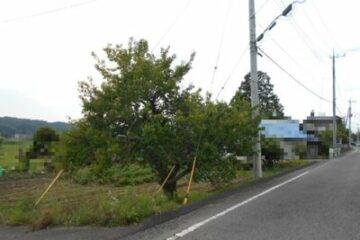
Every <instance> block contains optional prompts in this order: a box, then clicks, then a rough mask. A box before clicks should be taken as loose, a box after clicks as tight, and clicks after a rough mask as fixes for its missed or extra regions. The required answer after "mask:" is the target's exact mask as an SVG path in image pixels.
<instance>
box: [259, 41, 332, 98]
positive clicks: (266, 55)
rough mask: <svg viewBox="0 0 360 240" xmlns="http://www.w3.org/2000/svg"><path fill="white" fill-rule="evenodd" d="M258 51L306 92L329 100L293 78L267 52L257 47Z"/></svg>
mask: <svg viewBox="0 0 360 240" xmlns="http://www.w3.org/2000/svg"><path fill="white" fill-rule="evenodd" d="M259 51H260V52H261V54H263V55H264V56H265V57H266V58H268V59H269V60H270V61H271V62H272V63H274V64H275V65H276V66H277V67H278V68H279V69H280V70H282V71H283V72H284V73H286V74H287V75H288V76H289V77H290V78H291V79H292V80H294V81H295V82H296V83H297V84H299V85H300V86H301V87H303V88H304V89H306V90H307V91H308V92H310V93H311V94H313V95H314V96H316V97H318V98H320V99H321V100H323V101H326V102H330V101H329V100H328V99H326V98H324V97H322V96H320V95H319V94H317V93H316V92H314V91H313V90H311V89H310V88H308V87H307V86H306V85H304V84H303V83H302V82H301V81H299V80H298V79H297V78H295V77H294V76H293V75H292V74H291V73H289V72H288V71H286V69H285V68H284V67H282V66H281V65H280V64H279V63H278V62H277V61H275V60H274V59H273V58H272V57H270V56H269V55H268V54H267V53H265V52H264V51H263V50H262V49H260V48H259Z"/></svg>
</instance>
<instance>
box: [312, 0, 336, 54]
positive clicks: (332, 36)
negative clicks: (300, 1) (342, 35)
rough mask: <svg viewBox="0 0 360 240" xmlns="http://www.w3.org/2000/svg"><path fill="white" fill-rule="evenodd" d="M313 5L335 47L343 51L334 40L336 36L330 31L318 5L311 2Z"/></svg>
mask: <svg viewBox="0 0 360 240" xmlns="http://www.w3.org/2000/svg"><path fill="white" fill-rule="evenodd" d="M311 3H312V5H313V7H314V9H315V12H316V13H317V15H318V17H319V19H320V22H321V23H322V25H323V26H324V28H325V29H326V30H327V32H328V33H329V36H330V37H331V38H332V40H333V42H334V43H335V45H337V47H338V48H340V49H343V48H342V47H341V46H340V45H339V43H338V42H337V41H336V39H335V38H334V35H333V34H332V31H331V30H330V28H329V27H328V25H327V24H326V23H325V21H324V18H323V17H322V16H321V13H320V11H319V9H318V7H317V6H316V4H315V1H311Z"/></svg>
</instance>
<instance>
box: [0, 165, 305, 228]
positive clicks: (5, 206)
mask: <svg viewBox="0 0 360 240" xmlns="http://www.w3.org/2000/svg"><path fill="white" fill-rule="evenodd" d="M307 164H309V162H308V161H301V160H298V161H280V162H278V163H277V164H276V165H274V166H273V167H269V168H266V169H265V171H264V177H271V176H274V175H276V174H280V173H283V172H285V171H289V170H292V169H295V168H298V167H301V166H306V165H307ZM245 168H246V166H245ZM50 181H51V178H49V177H42V178H39V177H37V178H31V179H20V180H15V181H14V180H12V181H11V182H9V181H0V224H7V225H30V226H31V227H32V228H33V229H34V230H35V229H42V228H46V227H49V226H56V225H65V226H81V225H101V226H118V225H128V224H132V223H138V222H140V221H141V220H143V219H144V218H146V217H149V216H151V215H153V214H159V213H162V212H165V211H169V210H174V209H177V208H179V207H181V206H183V205H182V200H183V198H184V196H185V194H186V187H187V178H184V179H183V180H181V181H180V182H179V185H178V196H177V198H172V199H169V198H168V197H167V196H166V195H165V194H163V193H161V192H160V193H159V194H155V192H156V191H157V189H158V188H159V185H158V184H157V183H156V182H149V183H143V184H137V185H133V186H131V185H127V186H120V187H119V186H115V185H113V184H83V185H81V184H77V183H75V182H74V181H72V180H70V179H69V178H63V179H62V180H61V181H59V182H58V183H57V184H56V185H55V186H54V188H53V189H52V190H51V191H50V192H49V194H48V195H47V196H46V198H45V199H44V201H43V202H42V203H41V204H40V205H39V206H38V207H37V208H34V202H35V201H36V198H38V197H39V196H40V194H41V192H42V191H43V190H44V189H45V188H46V186H47V184H48V183H49V182H50ZM134 181H135V182H140V181H141V179H140V180H134ZM251 181H253V174H252V171H251V170H249V169H243V168H242V166H240V167H239V170H237V171H236V178H235V179H234V180H233V181H231V182H230V183H228V184H226V185H222V186H221V187H219V186H214V185H212V184H211V183H206V182H197V183H195V184H194V186H193V191H192V193H191V197H190V199H189V200H190V203H191V202H194V201H199V200H202V199H205V198H207V197H209V196H211V195H213V194H218V193H220V192H222V191H225V190H227V189H230V188H234V187H238V186H241V185H242V184H247V183H250V182H251ZM10 189H11V190H10Z"/></svg>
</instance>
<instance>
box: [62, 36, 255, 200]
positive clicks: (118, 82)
mask: <svg viewBox="0 0 360 240" xmlns="http://www.w3.org/2000/svg"><path fill="white" fill-rule="evenodd" d="M104 51H105V55H106V59H105V60H102V59H100V58H98V57H97V56H96V55H95V54H94V57H95V58H96V60H97V63H96V69H97V70H98V71H99V72H100V74H101V75H102V78H103V80H104V81H103V83H102V84H101V86H95V84H93V82H92V79H89V80H88V81H83V82H81V83H80V98H81V100H82V103H83V114H84V117H83V118H82V119H81V120H79V121H78V122H76V123H74V128H73V129H72V130H71V131H70V132H69V133H68V134H66V136H65V141H66V145H67V148H68V149H67V151H66V154H67V156H66V157H65V158H64V159H68V160H69V164H68V165H69V166H70V167H71V166H74V167H76V166H81V165H85V164H98V165H100V166H103V167H107V166H110V165H111V164H113V163H119V164H128V163H133V162H134V161H136V162H138V163H140V164H141V163H146V164H148V165H150V166H151V167H152V169H153V171H154V172H155V174H156V175H157V176H158V180H159V183H162V182H163V181H164V180H165V178H166V177H167V175H168V173H169V172H170V169H172V168H174V170H173V172H172V174H171V175H170V177H169V179H168V181H167V182H166V184H165V185H164V191H165V193H166V194H167V195H168V196H174V194H175V193H176V189H177V182H178V180H179V179H180V178H182V177H184V176H185V175H187V174H189V172H190V170H191V166H192V162H193V160H194V159H195V157H197V179H200V180H210V181H212V182H214V183H217V182H222V181H228V180H230V179H231V178H233V177H234V176H235V168H233V164H234V162H233V160H231V158H228V157H227V156H228V155H229V154H230V153H234V152H239V153H244V154H247V153H249V152H250V151H252V150H251V149H252V148H251V146H252V144H253V136H254V135H255V134H256V130H257V128H256V126H257V125H255V124H254V123H253V121H252V120H251V114H250V112H251V111H250V106H249V104H248V103H247V102H245V101H242V100H241V101H234V102H233V103H232V104H231V105H229V104H226V103H219V102H216V103H215V102H212V101H211V100H210V97H206V98H205V99H204V98H203V97H202V96H201V93H200V90H196V89H194V88H193V87H192V86H189V87H187V88H184V89H182V88H180V83H181V82H182V80H183V78H184V76H185V75H186V74H187V73H188V72H189V70H190V69H191V64H192V61H193V58H194V54H192V55H191V56H190V59H189V60H188V61H187V62H180V63H179V64H176V63H178V61H176V56H175V55H171V54H170V53H169V48H166V49H162V50H161V53H160V56H156V55H155V54H153V53H151V52H150V51H149V47H148V43H147V41H145V40H140V41H134V40H132V39H131V40H130V41H129V44H128V45H127V46H122V45H116V46H112V45H109V46H108V47H106V48H105V49H104Z"/></svg>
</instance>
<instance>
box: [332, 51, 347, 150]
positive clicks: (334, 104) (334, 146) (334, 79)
mask: <svg viewBox="0 0 360 240" xmlns="http://www.w3.org/2000/svg"><path fill="white" fill-rule="evenodd" d="M344 56H345V54H343V55H335V49H333V55H332V73H333V144H332V147H333V150H334V152H337V151H336V150H335V149H336V148H337V140H336V125H337V122H336V84H335V83H336V71H335V68H336V65H335V59H336V58H340V57H344Z"/></svg>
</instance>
